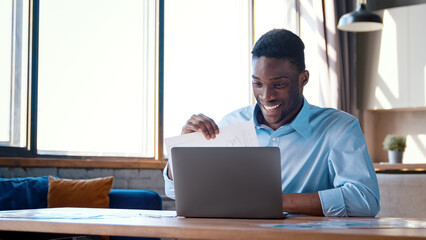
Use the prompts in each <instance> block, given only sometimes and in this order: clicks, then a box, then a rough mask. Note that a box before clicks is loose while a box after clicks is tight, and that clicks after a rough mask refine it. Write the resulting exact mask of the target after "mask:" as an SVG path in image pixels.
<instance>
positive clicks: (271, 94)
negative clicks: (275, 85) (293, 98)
mask: <svg viewBox="0 0 426 240" xmlns="http://www.w3.org/2000/svg"><path fill="white" fill-rule="evenodd" d="M261 97H262V99H263V100H264V101H273V100H275V99H276V98H277V95H276V92H275V90H274V89H272V88H270V87H264V88H263V89H262V95H261Z"/></svg>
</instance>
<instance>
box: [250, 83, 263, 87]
mask: <svg viewBox="0 0 426 240" xmlns="http://www.w3.org/2000/svg"><path fill="white" fill-rule="evenodd" d="M252 84H253V86H255V87H260V86H262V83H260V82H252Z"/></svg>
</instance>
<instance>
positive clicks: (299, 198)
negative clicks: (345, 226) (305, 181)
mask: <svg viewBox="0 0 426 240" xmlns="http://www.w3.org/2000/svg"><path fill="white" fill-rule="evenodd" d="M283 211H284V212H288V213H298V214H306V215H314V216H324V213H323V211H322V206H321V200H320V197H319V195H318V193H283Z"/></svg>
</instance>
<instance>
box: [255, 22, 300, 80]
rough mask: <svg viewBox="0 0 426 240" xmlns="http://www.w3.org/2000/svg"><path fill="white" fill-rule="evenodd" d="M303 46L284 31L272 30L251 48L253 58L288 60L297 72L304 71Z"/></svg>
mask: <svg viewBox="0 0 426 240" xmlns="http://www.w3.org/2000/svg"><path fill="white" fill-rule="evenodd" d="M304 49H305V44H303V42H302V40H301V39H300V38H299V37H298V36H297V35H296V34H294V33H292V32H290V31H288V30H286V29H274V30H271V31H269V32H267V33H265V34H263V35H262V36H261V37H260V38H259V40H258V41H257V42H256V44H255V45H254V47H253V51H252V52H251V53H252V54H253V58H260V57H269V58H278V59H288V60H289V61H290V62H291V63H293V64H294V65H295V66H296V68H297V70H298V71H299V72H302V71H304V70H305V54H304Z"/></svg>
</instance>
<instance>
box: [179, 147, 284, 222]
mask: <svg viewBox="0 0 426 240" xmlns="http://www.w3.org/2000/svg"><path fill="white" fill-rule="evenodd" d="M171 154H172V159H173V164H172V165H173V168H172V171H173V177H174V185H175V196H176V211H177V215H179V216H184V217H206V218H283V217H284V214H283V211H282V191H281V165H280V150H279V148H278V147H174V148H172V150H171Z"/></svg>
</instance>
